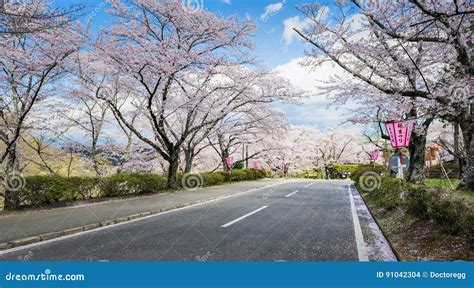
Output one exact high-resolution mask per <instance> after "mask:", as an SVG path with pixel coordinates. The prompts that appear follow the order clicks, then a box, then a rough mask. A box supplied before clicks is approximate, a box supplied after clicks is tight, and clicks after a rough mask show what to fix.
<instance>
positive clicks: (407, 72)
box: [295, 1, 467, 182]
mask: <svg viewBox="0 0 474 288" xmlns="http://www.w3.org/2000/svg"><path fill="white" fill-rule="evenodd" d="M379 2H380V3H379ZM377 3H379V5H376V4H367V5H363V3H359V2H358V1H336V5H337V8H338V11H337V12H333V13H331V12H330V11H329V10H328V9H329V8H328V7H326V6H321V5H318V4H313V5H312V4H305V5H303V6H301V11H302V13H304V14H305V15H306V16H307V17H308V18H309V19H310V20H311V25H310V27H308V28H307V29H305V30H303V31H299V30H295V31H296V32H297V33H298V34H299V35H301V37H302V38H303V39H305V41H307V42H309V43H310V44H311V45H312V46H313V47H314V50H313V51H311V52H309V56H310V58H309V59H310V60H309V61H308V62H307V63H306V64H307V65H317V64H319V63H320V62H321V61H327V60H329V61H333V62H334V63H336V64H337V65H339V67H341V68H342V69H343V70H344V71H346V72H347V74H348V75H350V76H352V77H349V78H346V79H343V78H338V79H331V81H330V82H331V83H326V84H327V85H325V88H326V93H331V94H332V95H333V99H334V100H335V101H336V102H337V103H344V102H346V101H348V100H351V101H355V102H357V103H358V104H360V109H358V110H356V111H355V112H356V113H357V114H359V115H360V113H363V114H362V116H361V117H360V116H359V117H355V118H353V120H354V121H358V122H360V121H363V122H370V121H387V120H400V119H413V120H415V119H416V122H417V126H418V127H417V129H416V131H417V132H418V133H415V134H414V135H413V138H412V144H411V146H410V156H411V159H412V165H411V166H410V171H409V172H410V173H409V180H410V181H412V182H419V181H421V180H422V171H423V165H424V147H425V144H426V131H427V129H428V127H429V125H430V124H431V122H432V121H433V118H434V117H437V116H438V115H442V114H444V113H446V111H450V110H448V109H449V108H451V107H453V106H456V105H458V106H462V107H465V106H466V105H465V103H466V99H467V98H466V95H459V94H456V95H453V94H452V93H451V92H450V84H449V83H452V81H453V77H455V71H452V69H451V68H450V67H451V66H452V64H453V63H454V62H455V61H456V55H454V54H453V53H448V54H447V55H446V57H444V58H440V57H439V55H440V53H442V54H444V53H443V52H446V51H445V50H443V49H440V47H436V46H434V45H433V44H432V43H429V42H423V41H419V42H415V41H410V40H409V39H405V38H403V37H399V38H397V37H392V36H390V35H389V34H387V33H385V30H383V28H381V27H380V26H379V25H378V24H377V23H375V22H374V21H375V20H374V19H378V18H377V17H380V18H383V17H385V18H384V19H386V18H391V19H395V18H397V17H399V15H403V17H401V18H403V19H409V18H410V17H411V16H413V15H411V14H410V13H416V10H412V11H411V12H409V13H407V12H406V11H407V8H410V7H414V5H413V4H410V3H408V2H407V1H378V2H377ZM415 6H416V5H415ZM354 8H358V9H359V10H358V11H357V12H358V13H356V14H354V13H353V11H354ZM408 11H410V10H409V9H408ZM387 15H388V16H387ZM400 21H402V20H400ZM400 23H401V22H400ZM390 27H399V26H390ZM404 27H405V28H406V30H403V31H406V32H408V31H409V30H410V29H411V28H410V27H411V26H404ZM320 56H325V57H320ZM451 109H452V108H451Z"/></svg>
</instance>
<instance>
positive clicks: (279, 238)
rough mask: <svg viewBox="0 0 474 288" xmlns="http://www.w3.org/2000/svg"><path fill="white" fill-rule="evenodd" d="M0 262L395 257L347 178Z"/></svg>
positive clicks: (22, 252)
mask: <svg viewBox="0 0 474 288" xmlns="http://www.w3.org/2000/svg"><path fill="white" fill-rule="evenodd" d="M0 260H3V261H11V260H12V261H18V260H20V261H36V260H42V261H44V260H51V261H73V260H78V261H84V260H85V261H122V260H123V261H125V260H138V261H150V260H158V261H337V260H343V261H344V260H348V261H367V260H377V261H380V260H395V257H394V255H393V253H392V252H391V250H390V248H389V246H388V244H387V242H386V240H385V238H383V235H382V234H381V233H380V230H379V229H378V226H377V225H376V224H375V223H374V222H373V219H372V218H371V217H370V214H368V212H367V210H366V207H365V205H364V204H363V201H361V200H360V197H358V193H357V192H356V191H355V188H354V187H353V186H351V183H350V182H349V181H316V180H296V181H295V180H293V181H287V182H282V184H280V185H278V186H274V187H272V188H265V189H260V190H256V191H252V192H248V193H242V194H237V195H234V196H232V197H227V198H225V199H220V200H217V201H211V202H207V203H202V204H199V205H194V206H190V207H186V208H182V209H178V210H174V211H168V212H165V213H161V214H158V215H153V216H151V217H147V218H145V219H140V220H137V221H132V222H128V223H122V224H118V225H114V226H110V227H104V228H101V229H98V230H94V231H89V232H84V233H81V234H77V235H71V236H66V237H62V238H58V239H54V240H50V241H46V242H42V243H37V244H33V245H29V246H24V247H19V248H15V249H12V250H7V251H4V252H1V253H0Z"/></svg>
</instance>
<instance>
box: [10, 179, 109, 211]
mask: <svg viewBox="0 0 474 288" xmlns="http://www.w3.org/2000/svg"><path fill="white" fill-rule="evenodd" d="M99 181H100V180H99V178H95V177H71V178H68V177H61V176H31V177H26V181H25V186H24V187H23V189H21V190H19V191H18V194H19V198H20V206H40V205H41V204H48V203H55V202H60V201H67V200H78V199H89V198H91V197H92V194H93V191H95V190H96V189H97V187H98V184H99Z"/></svg>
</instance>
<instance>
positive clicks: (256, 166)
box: [252, 161, 260, 169]
mask: <svg viewBox="0 0 474 288" xmlns="http://www.w3.org/2000/svg"><path fill="white" fill-rule="evenodd" d="M252 165H253V169H260V161H253V164H252Z"/></svg>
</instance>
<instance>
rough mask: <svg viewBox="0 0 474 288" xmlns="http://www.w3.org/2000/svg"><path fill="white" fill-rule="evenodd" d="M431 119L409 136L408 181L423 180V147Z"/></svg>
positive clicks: (419, 181) (417, 182)
mask: <svg viewBox="0 0 474 288" xmlns="http://www.w3.org/2000/svg"><path fill="white" fill-rule="evenodd" d="M432 121H433V119H427V120H425V121H424V122H423V123H422V124H421V126H422V127H421V128H422V129H421V132H419V133H415V132H413V135H412V137H411V141H410V146H409V147H408V149H409V151H410V166H409V167H408V182H411V183H416V184H419V183H421V182H423V178H424V175H423V174H424V173H423V170H424V167H425V147H426V136H427V134H428V128H429V126H430V124H431V122H432Z"/></svg>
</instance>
